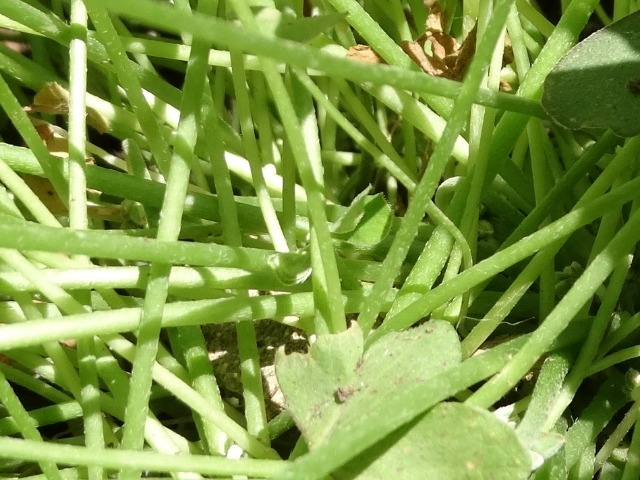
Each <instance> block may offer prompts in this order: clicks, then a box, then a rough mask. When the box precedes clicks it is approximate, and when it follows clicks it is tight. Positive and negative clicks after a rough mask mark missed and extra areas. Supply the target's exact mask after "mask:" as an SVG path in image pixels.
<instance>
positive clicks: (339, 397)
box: [333, 387, 355, 403]
mask: <svg viewBox="0 0 640 480" xmlns="http://www.w3.org/2000/svg"><path fill="white" fill-rule="evenodd" d="M354 393H355V389H354V388H353V387H338V389H337V390H336V391H335V392H334V393H333V397H334V398H335V400H336V402H337V403H344V402H346V401H347V400H348V399H349V397H350V396H351V395H353V394H354Z"/></svg>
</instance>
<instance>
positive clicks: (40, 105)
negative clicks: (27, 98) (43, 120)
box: [25, 82, 69, 115]
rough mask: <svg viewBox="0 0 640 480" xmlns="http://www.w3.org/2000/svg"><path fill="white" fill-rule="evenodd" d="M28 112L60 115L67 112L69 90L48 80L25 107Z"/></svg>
mask: <svg viewBox="0 0 640 480" xmlns="http://www.w3.org/2000/svg"><path fill="white" fill-rule="evenodd" d="M25 110H26V111H27V112H28V113H48V114H50V115H61V114H65V113H68V112H69V92H67V91H66V90H65V89H64V88H62V86H61V85H60V84H59V83H56V82H48V83H46V84H45V86H44V87H42V88H41V89H40V91H39V92H38V93H36V95H35V97H33V103H32V104H31V105H29V106H28V107H25Z"/></svg>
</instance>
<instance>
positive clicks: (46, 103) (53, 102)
mask: <svg viewBox="0 0 640 480" xmlns="http://www.w3.org/2000/svg"><path fill="white" fill-rule="evenodd" d="M24 109H25V111H26V112H27V113H46V114H50V115H66V114H67V113H69V92H67V90H65V89H64V88H63V87H62V86H61V85H60V84H59V83H57V82H48V83H46V84H45V86H44V87H42V88H41V89H40V91H38V93H36V95H35V96H34V97H33V103H32V104H31V105H27V106H26V107H24ZM87 125H89V126H91V127H93V128H95V129H96V130H97V131H98V132H100V133H106V132H108V131H109V130H111V126H110V125H109V121H108V120H107V119H106V118H105V117H104V116H102V115H101V114H100V113H99V112H98V111H96V110H95V109H94V108H91V107H87Z"/></svg>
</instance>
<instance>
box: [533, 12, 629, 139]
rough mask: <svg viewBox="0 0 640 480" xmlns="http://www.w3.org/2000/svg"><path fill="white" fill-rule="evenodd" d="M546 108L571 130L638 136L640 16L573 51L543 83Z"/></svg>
mask: <svg viewBox="0 0 640 480" xmlns="http://www.w3.org/2000/svg"><path fill="white" fill-rule="evenodd" d="M542 105H543V107H544V109H545V110H546V111H547V113H548V114H549V115H550V116H551V118H553V120H555V121H556V122H557V123H559V124H561V125H563V126H565V127H567V128H571V129H577V128H606V129H611V130H613V131H614V132H615V133H617V134H618V135H620V136H623V137H632V136H634V135H637V134H638V133H640V12H635V13H632V14H631V15H628V16H626V17H624V18H622V19H621V20H619V21H617V22H614V23H612V24H611V25H609V26H607V27H605V28H603V29H601V30H599V31H597V32H596V33H594V34H593V35H591V36H589V37H588V38H586V39H585V40H583V41H582V42H580V43H578V44H577V45H576V46H575V47H573V48H572V49H571V50H569V52H568V53H567V54H566V55H565V56H564V57H563V58H562V59H561V60H560V61H559V62H558V64H557V65H556V66H555V67H554V68H553V70H552V71H551V72H550V73H549V75H548V76H547V79H546V80H545V83H544V94H543V97H542Z"/></svg>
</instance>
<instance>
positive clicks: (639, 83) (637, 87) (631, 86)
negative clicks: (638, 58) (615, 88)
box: [627, 77, 640, 95]
mask: <svg viewBox="0 0 640 480" xmlns="http://www.w3.org/2000/svg"><path fill="white" fill-rule="evenodd" d="M627 90H629V91H630V92H631V93H633V94H634V95H639V94H640V77H636V78H632V79H631V80H629V81H628V82H627Z"/></svg>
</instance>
